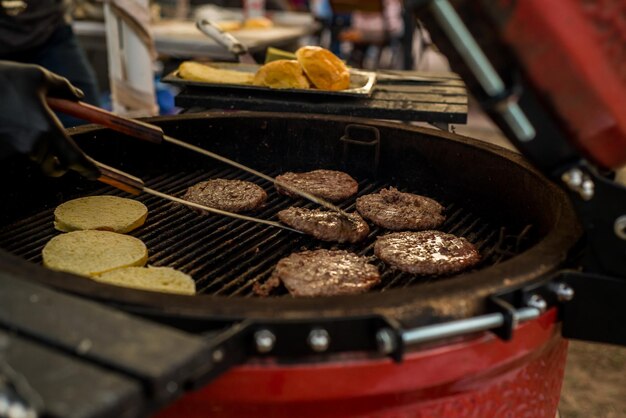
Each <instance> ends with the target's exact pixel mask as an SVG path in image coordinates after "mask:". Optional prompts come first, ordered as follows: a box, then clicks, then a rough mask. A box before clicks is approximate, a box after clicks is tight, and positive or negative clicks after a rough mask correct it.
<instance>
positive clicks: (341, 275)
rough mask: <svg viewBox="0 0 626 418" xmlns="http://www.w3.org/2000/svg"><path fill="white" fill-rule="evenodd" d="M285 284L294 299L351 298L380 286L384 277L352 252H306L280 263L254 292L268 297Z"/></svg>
mask: <svg viewBox="0 0 626 418" xmlns="http://www.w3.org/2000/svg"><path fill="white" fill-rule="evenodd" d="M281 281H282V282H283V283H284V284H285V287H286V288H287V289H288V290H289V293H291V295H293V296H332V295H350V294H356V293H363V292H366V291H367V290H368V289H370V288H371V287H372V286H374V285H376V284H378V283H379V282H380V274H379V273H378V269H377V268H376V266H373V265H372V264H369V263H368V262H367V258H366V257H360V256H358V255H356V254H353V253H349V252H348V251H342V250H341V251H340V250H334V251H333V250H315V251H303V252H300V253H293V254H291V255H290V256H289V257H285V258H283V259H282V260H280V261H279V262H278V264H277V265H276V268H275V269H274V272H273V273H272V276H271V277H270V279H268V281H267V282H266V283H265V284H264V285H258V286H255V288H254V291H255V292H256V293H257V294H259V295H261V296H267V295H268V294H269V292H270V291H271V289H272V288H273V287H276V286H278V285H279V284H280V282H281Z"/></svg>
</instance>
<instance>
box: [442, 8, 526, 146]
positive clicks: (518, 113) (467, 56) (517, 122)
mask: <svg viewBox="0 0 626 418" xmlns="http://www.w3.org/2000/svg"><path fill="white" fill-rule="evenodd" d="M431 9H432V11H433V14H434V15H435V19H437V22H438V23H439V24H440V25H441V27H442V28H443V30H444V32H445V33H446V35H448V37H449V38H450V40H451V41H452V44H454V46H455V47H456V50H457V52H458V53H459V54H460V55H461V57H462V58H463V60H464V61H465V63H466V64H467V66H468V67H469V69H470V70H471V71H472V73H473V74H474V76H475V77H476V79H477V80H478V82H479V83H480V85H481V86H482V88H483V89H484V90H485V92H486V93H487V94H488V95H489V96H491V97H498V96H500V95H501V94H503V93H504V92H505V85H504V81H502V78H500V75H498V72H497V71H496V70H495V68H493V66H492V65H491V63H490V62H489V59H488V58H487V56H486V55H485V53H484V52H483V50H482V49H481V48H480V46H479V45H478V42H476V39H474V37H473V36H472V34H471V32H470V31H469V29H468V28H467V26H465V23H463V20H461V18H460V17H459V15H458V13H457V12H456V11H455V10H454V7H452V5H451V4H450V2H449V1H448V0H433V1H432V2H431ZM496 111H498V112H499V113H500V114H501V116H502V118H503V119H504V120H505V121H506V123H507V124H508V125H509V127H510V128H511V131H513V134H514V135H515V136H516V137H517V139H518V140H520V141H522V142H528V141H530V140H532V139H533V138H535V136H536V131H535V128H534V127H533V125H532V124H531V123H530V121H529V120H528V118H527V117H526V114H525V113H524V111H523V110H522V109H521V108H520V107H519V105H518V104H517V103H516V102H514V101H512V100H509V99H505V100H504V101H503V102H502V103H501V104H500V105H499V106H496Z"/></svg>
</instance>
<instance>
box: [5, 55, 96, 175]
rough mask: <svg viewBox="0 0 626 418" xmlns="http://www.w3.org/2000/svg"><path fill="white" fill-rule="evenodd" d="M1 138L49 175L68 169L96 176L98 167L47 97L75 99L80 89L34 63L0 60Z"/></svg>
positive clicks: (80, 96)
mask: <svg viewBox="0 0 626 418" xmlns="http://www.w3.org/2000/svg"><path fill="white" fill-rule="evenodd" d="M0 91H1V92H2V94H3V97H2V100H1V101H0V141H3V142H4V143H5V146H4V148H6V144H9V146H10V148H12V149H13V150H15V151H17V152H20V153H23V154H28V155H29V156H30V158H31V159H32V160H34V161H36V162H37V163H39V164H40V165H41V167H42V170H43V171H44V172H45V173H46V174H48V175H51V176H60V175H62V174H64V173H65V172H66V171H67V170H70V169H71V170H75V171H77V172H79V173H80V174H82V175H84V176H86V177H89V178H96V177H97V176H98V170H97V168H96V167H95V166H94V164H93V163H92V162H91V161H90V160H89V159H88V157H86V156H85V155H84V154H83V153H82V151H81V150H80V149H79V148H78V147H77V146H76V144H75V143H74V141H72V140H71V139H70V138H69V137H68V136H67V135H66V134H65V132H64V130H63V126H62V125H61V122H59V120H58V119H57V117H56V116H55V115H54V113H53V112H52V111H51V110H50V108H49V107H48V106H47V104H46V97H48V96H50V97H58V98H62V99H69V100H78V99H80V98H82V97H83V94H82V92H81V91H80V90H79V89H77V88H76V87H74V86H72V85H71V84H70V83H69V81H67V79H65V78H62V77H59V76H58V75H56V74H53V73H51V72H49V71H47V70H45V69H44V68H42V67H39V66H36V65H27V64H18V63H14V62H7V61H0Z"/></svg>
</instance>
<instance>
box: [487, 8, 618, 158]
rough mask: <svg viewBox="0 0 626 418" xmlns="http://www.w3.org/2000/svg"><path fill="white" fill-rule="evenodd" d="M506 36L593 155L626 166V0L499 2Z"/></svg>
mask: <svg viewBox="0 0 626 418" xmlns="http://www.w3.org/2000/svg"><path fill="white" fill-rule="evenodd" d="M493 5H494V7H498V6H499V7H502V8H503V9H504V10H506V11H507V13H510V15H509V16H510V17H509V19H510V20H509V21H508V22H507V23H506V27H505V30H504V33H503V34H504V37H505V39H506V41H507V42H508V43H509V44H510V45H511V46H512V47H513V49H514V50H515V52H516V54H517V56H518V58H519V59H520V61H521V62H522V64H523V66H524V67H525V69H526V71H527V74H528V75H529V77H530V78H531V79H532V80H533V82H534V84H535V86H536V87H537V88H538V89H539V90H540V93H542V94H543V95H544V97H546V98H547V100H549V101H550V102H551V104H552V106H553V107H554V109H555V110H556V113H558V115H559V116H560V117H561V118H563V120H562V125H563V126H564V127H565V128H566V129H568V130H569V133H570V134H571V137H572V138H573V139H574V140H575V141H576V143H577V145H578V146H579V147H580V148H581V150H582V151H584V152H585V153H586V155H587V156H588V157H589V158H590V159H592V160H594V161H595V162H596V163H598V164H600V165H602V166H604V167H610V168H617V167H619V166H621V165H624V164H626V111H624V109H626V17H625V16H626V2H624V1H622V0H604V1H589V0H559V1H551V2H546V1H545V0H524V1H517V2H513V3H511V2H508V1H500V2H499V1H494V2H493Z"/></svg>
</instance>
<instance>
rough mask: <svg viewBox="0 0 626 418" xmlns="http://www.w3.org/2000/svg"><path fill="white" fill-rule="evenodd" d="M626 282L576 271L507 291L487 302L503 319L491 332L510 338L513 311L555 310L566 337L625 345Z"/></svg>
mask: <svg viewBox="0 0 626 418" xmlns="http://www.w3.org/2000/svg"><path fill="white" fill-rule="evenodd" d="M624 301H626V281H625V280H623V279H622V278H618V277H610V276H603V275H598V274H592V273H583V272H578V271H569V270H564V271H559V272H556V273H555V274H554V275H552V276H550V277H549V278H547V279H544V280H541V281H537V282H535V283H532V284H530V285H527V286H523V287H519V288H513V289H509V290H507V291H505V292H502V293H498V294H495V295H492V296H491V297H490V298H489V299H488V304H489V306H490V309H491V310H492V311H494V312H499V313H501V314H502V315H503V316H504V321H503V325H502V326H501V327H499V328H497V329H493V330H492V331H493V332H494V333H495V334H496V335H498V336H499V337H500V338H502V339H504V340H509V339H511V337H512V335H513V331H514V329H515V327H516V325H517V323H516V322H517V321H516V317H515V315H516V312H517V311H518V309H519V308H521V307H534V308H537V309H539V310H540V311H541V312H543V311H545V310H546V309H548V308H550V307H555V306H556V307H557V308H558V314H559V318H560V319H561V321H562V333H563V336H564V337H566V338H572V339H579V340H585V341H594V342H603V343H609V344H618V345H623V346H626V326H624V324H626V303H624Z"/></svg>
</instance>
